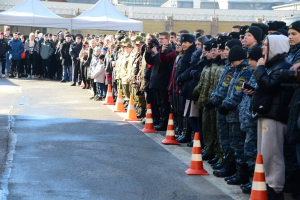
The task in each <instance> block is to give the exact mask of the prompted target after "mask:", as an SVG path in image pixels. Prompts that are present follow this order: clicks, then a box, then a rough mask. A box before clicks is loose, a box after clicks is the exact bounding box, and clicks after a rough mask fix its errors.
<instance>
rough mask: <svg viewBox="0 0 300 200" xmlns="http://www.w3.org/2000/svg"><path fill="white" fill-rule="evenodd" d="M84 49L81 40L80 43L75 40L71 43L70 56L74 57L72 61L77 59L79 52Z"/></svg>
mask: <svg viewBox="0 0 300 200" xmlns="http://www.w3.org/2000/svg"><path fill="white" fill-rule="evenodd" d="M81 49H82V42H80V43H79V44H77V42H73V43H71V45H70V52H69V53H70V56H71V58H72V61H77V60H76V58H78V57H79V53H80V51H81Z"/></svg>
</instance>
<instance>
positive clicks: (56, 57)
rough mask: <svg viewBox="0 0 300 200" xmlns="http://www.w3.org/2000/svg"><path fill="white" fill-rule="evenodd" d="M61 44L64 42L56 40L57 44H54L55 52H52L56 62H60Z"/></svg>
mask: <svg viewBox="0 0 300 200" xmlns="http://www.w3.org/2000/svg"><path fill="white" fill-rule="evenodd" d="M63 43H64V40H58V42H57V44H56V47H55V52H54V54H55V59H56V60H61V55H60V48H61V45H62V44H63Z"/></svg>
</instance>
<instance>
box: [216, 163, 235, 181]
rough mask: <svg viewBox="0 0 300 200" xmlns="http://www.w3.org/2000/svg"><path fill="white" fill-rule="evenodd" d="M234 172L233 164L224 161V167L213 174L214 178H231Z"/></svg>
mask: <svg viewBox="0 0 300 200" xmlns="http://www.w3.org/2000/svg"><path fill="white" fill-rule="evenodd" d="M235 172H236V169H235V162H230V161H226V160H225V162H224V167H223V168H222V169H220V170H215V171H214V172H213V174H214V175H215V176H216V177H226V176H232V175H233V174H234V173H235Z"/></svg>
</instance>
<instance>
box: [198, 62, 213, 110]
mask: <svg viewBox="0 0 300 200" xmlns="http://www.w3.org/2000/svg"><path fill="white" fill-rule="evenodd" d="M211 71H212V62H209V63H208V64H207V65H206V66H205V67H204V68H203V70H202V73H201V76H200V80H199V83H198V85H197V88H199V89H200V95H199V99H198V107H199V109H203V107H204V105H205V103H206V102H207V101H208V92H209V86H210V75H211Z"/></svg>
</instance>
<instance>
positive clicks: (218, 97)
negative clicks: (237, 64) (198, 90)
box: [210, 61, 235, 107]
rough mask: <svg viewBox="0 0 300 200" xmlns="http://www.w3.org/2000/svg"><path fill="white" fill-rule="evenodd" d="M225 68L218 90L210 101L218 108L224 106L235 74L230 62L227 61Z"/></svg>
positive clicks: (218, 83)
mask: <svg viewBox="0 0 300 200" xmlns="http://www.w3.org/2000/svg"><path fill="white" fill-rule="evenodd" d="M223 68H224V69H223V71H222V73H221V74H220V77H219V80H218V82H217V86H216V89H215V90H214V91H213V92H212V94H211V95H210V100H211V101H212V103H213V104H214V105H215V106H216V107H218V106H220V105H221V104H222V101H223V100H224V99H225V98H226V96H227V92H228V87H229V83H230V81H231V79H232V76H233V74H234V72H235V68H234V67H231V64H230V62H228V61H227V64H226V65H225V66H224V67H223Z"/></svg>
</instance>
